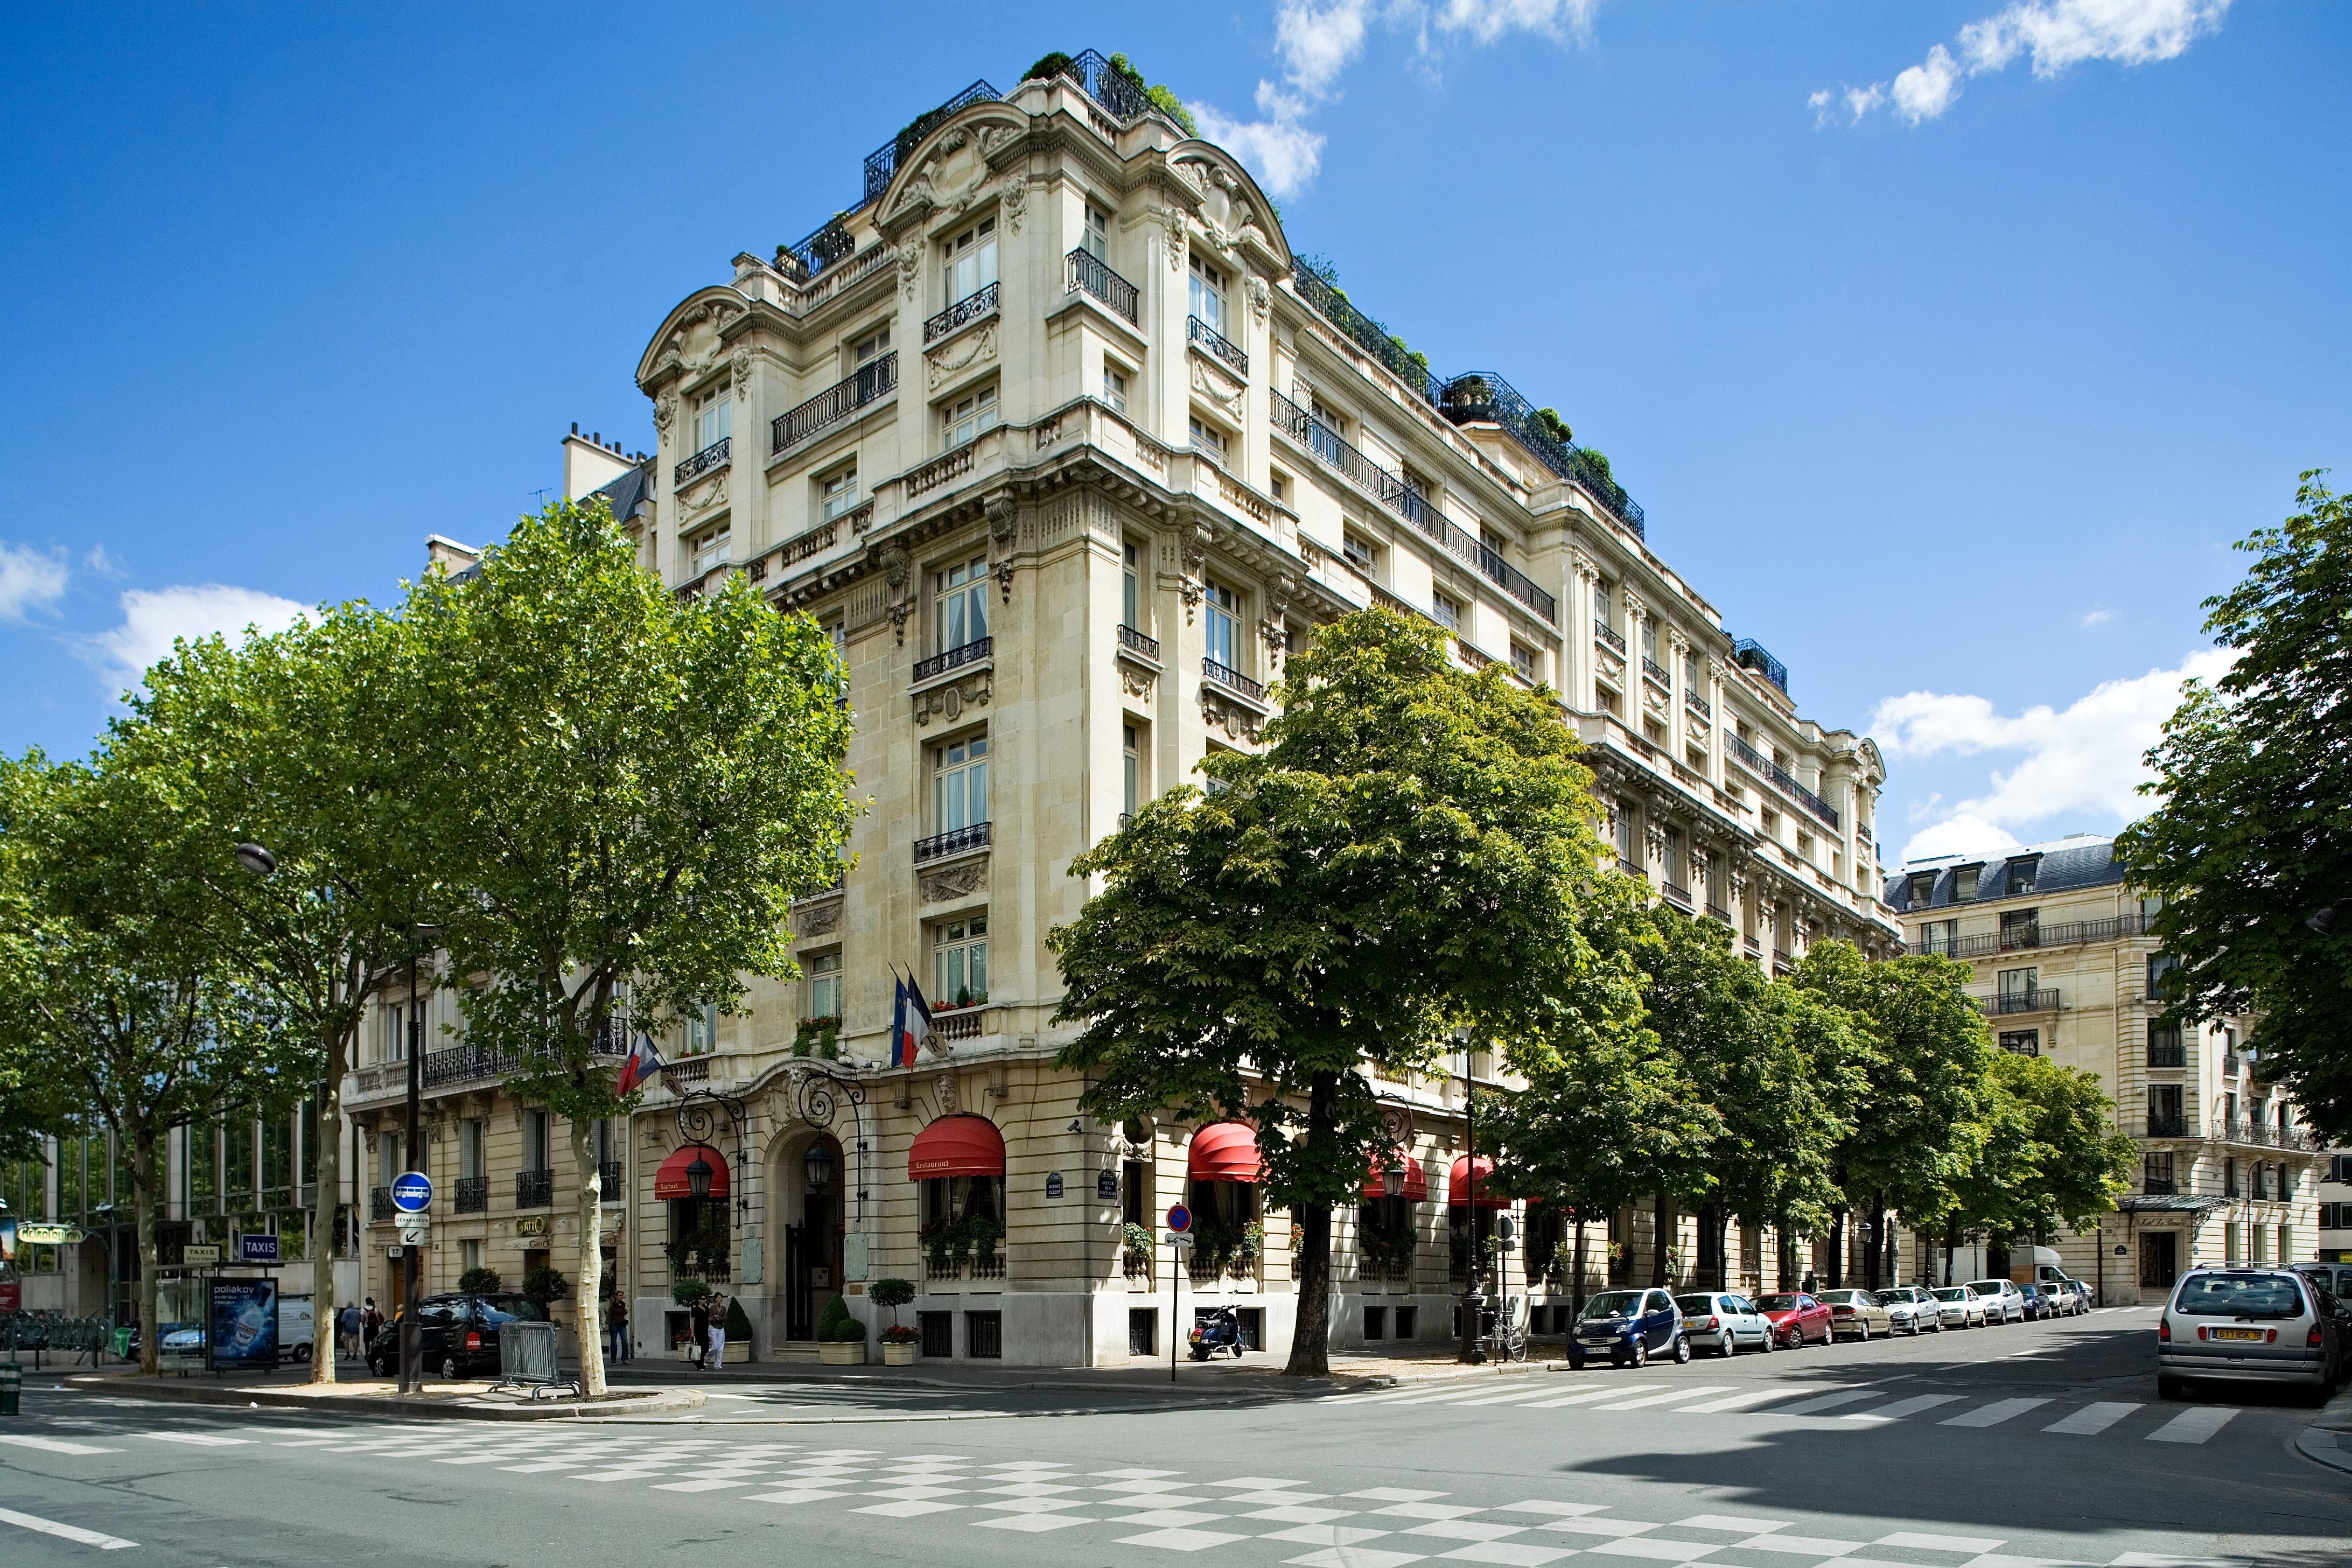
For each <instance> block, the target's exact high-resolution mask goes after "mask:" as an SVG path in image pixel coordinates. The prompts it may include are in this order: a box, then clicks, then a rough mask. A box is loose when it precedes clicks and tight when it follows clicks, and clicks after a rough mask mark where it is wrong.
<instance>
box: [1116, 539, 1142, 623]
mask: <svg viewBox="0 0 2352 1568" xmlns="http://www.w3.org/2000/svg"><path fill="white" fill-rule="evenodd" d="M1118 572H1119V579H1118V624H1119V625H1121V626H1131V627H1133V628H1134V629H1135V630H1137V631H1141V630H1142V629H1143V560H1142V552H1140V551H1139V550H1138V549H1136V547H1135V546H1134V545H1132V544H1122V545H1120V546H1119V550H1118Z"/></svg>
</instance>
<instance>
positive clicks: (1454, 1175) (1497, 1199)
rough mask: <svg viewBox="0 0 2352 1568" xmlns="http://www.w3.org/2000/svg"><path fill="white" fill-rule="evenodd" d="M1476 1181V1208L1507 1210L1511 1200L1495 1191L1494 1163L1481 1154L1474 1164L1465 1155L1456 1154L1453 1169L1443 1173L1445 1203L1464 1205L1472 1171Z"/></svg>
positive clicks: (1468, 1194) (1468, 1193) (1468, 1197)
mask: <svg viewBox="0 0 2352 1568" xmlns="http://www.w3.org/2000/svg"><path fill="white" fill-rule="evenodd" d="M1474 1170H1475V1173H1476V1174H1477V1179H1478V1206H1479V1207H1480V1208H1482V1209H1507V1208H1509V1207H1510V1206H1511V1200H1510V1199H1508V1198H1507V1197H1505V1196H1503V1195H1502V1194H1499V1193H1497V1192H1496V1191H1495V1162H1494V1161H1492V1160H1489V1159H1488V1158H1486V1155H1484V1154H1481V1155H1479V1156H1478V1157H1477V1159H1476V1161H1475V1163H1474V1162H1473V1161H1472V1159H1471V1157H1470V1156H1469V1155H1467V1154H1457V1155H1455V1156H1454V1166H1453V1169H1451V1170H1449V1171H1447V1172H1446V1173H1445V1201H1446V1202H1447V1203H1449V1204H1466V1203H1468V1202H1469V1201H1470V1178H1471V1174H1472V1173H1473V1171H1474Z"/></svg>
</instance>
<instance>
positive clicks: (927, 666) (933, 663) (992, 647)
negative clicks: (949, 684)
mask: <svg viewBox="0 0 2352 1568" xmlns="http://www.w3.org/2000/svg"><path fill="white" fill-rule="evenodd" d="M995 651H996V639H995V638H994V637H974V638H973V639H972V640H971V641H970V642H968V643H965V644H964V645H963V646H962V647H951V648H950V649H948V651H947V652H945V653H935V654H933V655H932V656H931V657H930V658H923V659H917V660H916V661H915V673H914V676H913V677H912V679H916V680H929V679H930V678H931V677H933V676H934V675H945V674H946V673H947V672H948V671H949V670H950V669H961V668H963V667H964V666H965V665H967V664H977V663H979V662H980V661H981V660H982V659H983V658H988V657H989V656H990V655H991V654H992V653H994V652H995Z"/></svg>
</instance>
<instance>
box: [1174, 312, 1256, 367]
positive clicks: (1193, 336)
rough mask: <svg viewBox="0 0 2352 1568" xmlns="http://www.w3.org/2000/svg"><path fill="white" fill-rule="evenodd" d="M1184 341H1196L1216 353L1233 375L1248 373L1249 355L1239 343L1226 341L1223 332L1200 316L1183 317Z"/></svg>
mask: <svg viewBox="0 0 2352 1568" xmlns="http://www.w3.org/2000/svg"><path fill="white" fill-rule="evenodd" d="M1184 341H1185V342H1189V343H1198V344H1199V345H1200V346H1201V347H1202V348H1204V349H1206V350H1208V351H1209V352H1210V353H1213V354H1214V355H1216V357H1217V358H1218V359H1220V360H1222V361H1223V362H1224V366H1225V368H1226V369H1227V370H1230V371H1232V372H1233V373H1234V374H1235V375H1240V376H1246V375H1248V374H1249V355H1247V354H1246V353H1243V352H1242V351H1241V348H1240V346H1239V345H1237V344H1235V343H1233V342H1228V341H1227V340H1226V338H1225V336H1224V334H1223V333H1222V332H1220V331H1217V329H1216V328H1214V327H1213V326H1211V325H1209V323H1208V322H1206V321H1202V320H1201V318H1200V317H1198V316H1187V317H1185V318H1184Z"/></svg>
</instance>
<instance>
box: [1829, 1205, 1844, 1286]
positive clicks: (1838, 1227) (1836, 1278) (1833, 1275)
mask: <svg viewBox="0 0 2352 1568" xmlns="http://www.w3.org/2000/svg"><path fill="white" fill-rule="evenodd" d="M1844 1283H1845V1205H1843V1204H1838V1205H1834V1206H1832V1208H1831V1210H1830V1289H1832V1290H1835V1289H1838V1288H1840V1287H1841V1286H1843V1284H1844Z"/></svg>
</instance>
